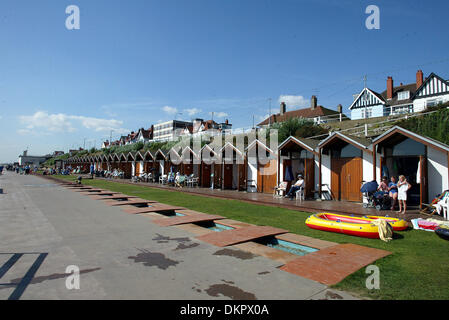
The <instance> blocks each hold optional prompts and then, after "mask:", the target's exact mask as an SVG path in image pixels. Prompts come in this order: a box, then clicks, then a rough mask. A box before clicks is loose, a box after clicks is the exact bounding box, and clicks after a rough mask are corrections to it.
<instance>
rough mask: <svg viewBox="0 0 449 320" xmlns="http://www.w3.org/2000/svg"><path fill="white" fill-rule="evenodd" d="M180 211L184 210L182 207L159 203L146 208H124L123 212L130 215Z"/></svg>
mask: <svg viewBox="0 0 449 320" xmlns="http://www.w3.org/2000/svg"><path fill="white" fill-rule="evenodd" d="M178 209H184V208H182V207H177V206H170V205H167V204H162V203H158V202H153V203H151V204H150V205H148V207H144V208H124V209H123V211H125V212H126V213H130V214H141V213H149V212H159V211H175V210H178Z"/></svg>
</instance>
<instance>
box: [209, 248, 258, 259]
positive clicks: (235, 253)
mask: <svg viewBox="0 0 449 320" xmlns="http://www.w3.org/2000/svg"><path fill="white" fill-rule="evenodd" d="M214 256H229V257H234V258H238V259H242V260H249V259H252V258H254V257H256V255H254V254H252V253H251V252H246V251H241V250H232V249H221V250H218V251H217V252H215V253H214Z"/></svg>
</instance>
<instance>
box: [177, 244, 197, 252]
mask: <svg viewBox="0 0 449 320" xmlns="http://www.w3.org/2000/svg"><path fill="white" fill-rule="evenodd" d="M199 245H200V244H199V243H195V242H194V243H192V244H184V243H180V244H178V246H177V247H176V249H175V250H173V251H176V250H183V249H191V248H195V247H198V246H199Z"/></svg>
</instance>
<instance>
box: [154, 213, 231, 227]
mask: <svg viewBox="0 0 449 320" xmlns="http://www.w3.org/2000/svg"><path fill="white" fill-rule="evenodd" d="M220 219H224V217H222V216H217V215H213V214H196V215H190V216H182V217H174V218H170V219H167V218H165V219H154V220H152V222H154V223H156V224H158V225H160V226H162V227H169V226H176V225H180V224H187V223H195V222H207V221H214V220H220Z"/></svg>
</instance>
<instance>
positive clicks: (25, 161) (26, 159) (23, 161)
mask: <svg viewBox="0 0 449 320" xmlns="http://www.w3.org/2000/svg"><path fill="white" fill-rule="evenodd" d="M51 157H52V155H49V154H48V155H45V156H30V155H28V150H26V151H24V152H23V154H22V155H20V156H19V166H26V165H29V166H40V165H41V164H42V163H44V162H45V161H47V160H48V159H50V158H51Z"/></svg>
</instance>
